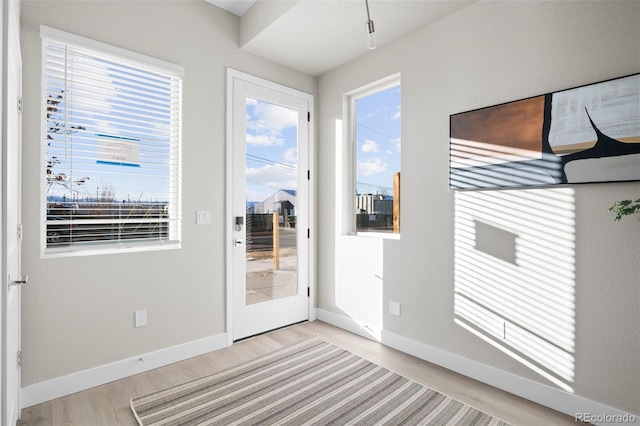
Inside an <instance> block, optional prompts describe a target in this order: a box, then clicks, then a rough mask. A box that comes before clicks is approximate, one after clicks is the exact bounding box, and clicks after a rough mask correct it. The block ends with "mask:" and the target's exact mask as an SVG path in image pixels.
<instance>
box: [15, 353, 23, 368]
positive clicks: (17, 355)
mask: <svg viewBox="0 0 640 426" xmlns="http://www.w3.org/2000/svg"><path fill="white" fill-rule="evenodd" d="M16 358H17V359H18V368H21V367H22V351H18V353H17V354H16Z"/></svg>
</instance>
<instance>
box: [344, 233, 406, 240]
mask: <svg viewBox="0 0 640 426" xmlns="http://www.w3.org/2000/svg"><path fill="white" fill-rule="evenodd" d="M351 236H353V237H363V238H379V239H382V240H399V239H400V234H394V233H391V232H366V231H365V232H363V231H361V232H356V233H354V234H351Z"/></svg>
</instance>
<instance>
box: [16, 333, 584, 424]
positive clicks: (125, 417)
mask: <svg viewBox="0 0 640 426" xmlns="http://www.w3.org/2000/svg"><path fill="white" fill-rule="evenodd" d="M314 335H318V336H320V337H321V338H322V339H324V340H325V341H327V342H330V343H333V344H334V345H336V346H340V347H342V348H344V349H347V350H349V351H351V352H353V353H355V354H356V355H359V356H361V357H362V358H365V359H368V360H370V361H372V362H375V363H376V364H378V365H381V366H383V367H386V368H387V369H389V370H392V371H395V372H397V373H399V374H402V375H404V376H405V377H408V378H411V379H413V380H415V381H417V382H419V383H422V384H424V385H426V386H428V387H430V388H432V389H434V390H437V391H439V392H441V393H444V394H447V395H449V396H451V397H453V398H456V399H458V400H460V401H462V402H465V403H467V404H469V405H471V406H473V407H475V408H478V409H480V410H482V411H484V412H486V413H488V414H491V415H493V416H496V417H499V418H501V419H502V420H504V421H506V422H509V423H511V424H513V425H514V426H540V425H545V426H551V425H558V426H560V425H572V424H575V422H574V419H573V418H571V417H569V416H566V415H564V414H561V413H558V412H556V411H553V410H550V409H548V408H545V407H542V406H540V405H538V404H534V403H532V402H529V401H526V400H524V399H522V398H519V397H516V396H513V395H511V394H508V393H506V392H503V391H501V390H498V389H496V388H493V387H491V386H487V385H485V384H483V383H480V382H477V381H475V380H471V379H469V378H466V377H464V376H462V375H460V374H457V373H453V372H451V371H449V370H446V369H444V368H441V367H438V366H435V365H433V364H430V363H428V362H425V361H422V360H420V359H418V358H415V357H413V356H410V355H407V354H404V353H402V352H399V351H396V350H394V349H391V348H388V347H386V346H383V345H381V344H379V343H377V342H374V341H371V340H368V339H364V338H362V337H359V336H356V335H354V334H352V333H349V332H347V331H344V330H341V329H339V328H336V327H333V326H331V325H328V324H326V323H323V322H321V321H314V322H312V323H304V324H299V325H295V326H291V327H288V328H285V329H281V330H277V331H274V332H271V333H268V334H264V335H261V336H257V337H254V338H251V339H247V340H244V341H241V342H238V343H235V344H234V345H233V346H230V347H228V348H225V349H221V350H218V351H215V352H211V353H209V354H205V355H201V356H198V357H195V358H191V359H188V360H186V361H182V362H179V363H176V364H172V365H169V366H166V367H162V368H158V369H155V370H151V371H148V372H146V373H142V374H138V375H136V376H132V377H128V378H126V379H122V380H118V381H115V382H112V383H108V384H106V385H102V386H98V387H96V388H93V389H89V390H86V391H83V392H78V393H76V394H73V395H69V396H66V397H63V398H59V399H55V400H53V401H49V402H45V403H42V404H39V405H36V406H33V407H29V408H25V409H24V410H22V419H21V420H20V421H19V422H18V425H20V426H35V425H38V426H45V425H53V426H59V425H65V426H67V425H79V426H102V425H104V426H116V425H136V424H137V422H136V420H135V418H134V417H133V414H132V412H131V409H130V408H129V401H130V399H131V398H134V397H137V396H140V395H144V394H147V393H150V392H153V391H155V390H159V389H162V388H165V387H168V386H173V385H176V384H179V383H182V382H185V381H188V380H192V379H196V378H198V377H202V376H204V375H208V374H213V373H215V372H217V371H220V370H222V369H226V368H229V367H232V366H235V365H238V364H241V363H244V362H247V361H250V360H252V359H255V358H257V357H259V356H261V355H264V354H267V353H269V352H273V351H276V350H278V349H281V348H283V347H286V346H287V345H290V344H293V343H296V342H299V341H302V340H304V339H306V338H308V337H310V336H314Z"/></svg>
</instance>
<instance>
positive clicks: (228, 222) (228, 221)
mask: <svg viewBox="0 0 640 426" xmlns="http://www.w3.org/2000/svg"><path fill="white" fill-rule="evenodd" d="M235 79H241V80H244V81H247V82H250V83H253V84H257V85H261V86H264V87H267V88H270V89H273V90H278V91H281V92H285V93H289V94H291V95H293V96H297V97H300V98H303V99H307V100H308V101H309V102H308V103H309V114H310V117H311V119H310V122H309V135H308V141H309V142H308V143H309V169H310V181H311V182H310V184H309V229H310V237H309V272H308V274H309V276H308V277H307V280H308V283H309V298H308V316H309V321H313V320H315V319H316V310H315V276H316V273H315V263H316V262H315V241H316V240H315V234H316V232H317V231H316V227H315V186H316V182H315V181H316V179H314V177H315V173H314V172H315V138H314V135H315V130H314V129H315V126H314V121H315V120H314V106H315V105H314V96H313V95H310V94H308V93H304V92H301V91H299V90H296V89H292V88H289V87H286V86H282V85H280V84H277V83H273V82H271V81H268V80H264V79H261V78H259V77H255V76H252V75H250V74H246V73H243V72H240V71H237V70H234V69H231V68H227V123H226V125H227V134H226V138H227V143H226V150H227V153H226V180H227V182H226V197H225V202H226V209H225V216H226V217H225V253H226V257H227V259H226V283H227V298H226V299H227V300H226V308H227V327H226V333H227V343H228V345H229V346H231V345H232V344H233V304H234V297H233V296H234V285H233V284H234V278H235V277H234V274H233V270H234V265H233V249H234V234H233V226H234V223H233V218H234V216H233V215H234V212H233V161H234V158H233V152H234V134H233V133H234V132H233V95H234V93H233V90H234V89H233V87H234V85H233V82H234V80H235Z"/></svg>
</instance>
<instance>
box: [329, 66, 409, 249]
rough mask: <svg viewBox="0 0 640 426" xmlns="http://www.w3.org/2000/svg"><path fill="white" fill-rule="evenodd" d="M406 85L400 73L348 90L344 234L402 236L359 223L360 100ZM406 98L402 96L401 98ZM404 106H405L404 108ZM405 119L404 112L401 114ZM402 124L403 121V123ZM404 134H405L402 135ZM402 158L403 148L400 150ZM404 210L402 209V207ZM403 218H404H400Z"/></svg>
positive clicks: (344, 152) (344, 115)
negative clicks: (366, 228)
mask: <svg viewBox="0 0 640 426" xmlns="http://www.w3.org/2000/svg"><path fill="white" fill-rule="evenodd" d="M396 86H400V87H402V81H401V75H400V73H396V74H393V75H390V76H388V77H385V78H382V79H380V80H376V81H375V82H372V83H370V84H367V85H365V86H362V87H360V88H357V89H354V90H352V91H349V92H347V93H345V95H344V96H343V111H344V114H343V120H344V121H346V123H347V125H346V126H344V129H343V132H344V134H343V138H342V139H343V143H342V153H341V154H342V161H341V163H342V165H341V166H342V170H341V177H339V178H341V180H342V187H341V193H342V197H341V200H340V201H341V204H342V206H341V208H340V210H341V213H342V221H341V222H342V235H352V236H358V237H374V238H383V239H393V240H398V239H400V235H401V231H402V229H400V232H397V233H395V232H382V231H366V230H360V231H359V230H357V226H356V159H357V143H356V101H358V100H359V99H362V98H365V97H367V96H370V95H373V94H376V93H378V92H382V91H384V90H387V89H390V88H392V87H396ZM401 99H402V98H401ZM401 110H402V108H401ZM400 120H402V116H401V118H400ZM400 126H401V127H402V124H400ZM400 137H402V134H401V135H400ZM400 155H401V162H402V150H401V151H400ZM400 212H402V209H400ZM400 222H402V221H400Z"/></svg>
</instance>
